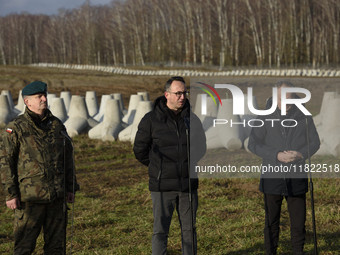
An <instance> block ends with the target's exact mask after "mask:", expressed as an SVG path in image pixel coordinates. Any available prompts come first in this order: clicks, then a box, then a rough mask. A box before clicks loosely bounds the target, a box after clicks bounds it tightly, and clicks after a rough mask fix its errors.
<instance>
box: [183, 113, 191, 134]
mask: <svg viewBox="0 0 340 255" xmlns="http://www.w3.org/2000/svg"><path fill="white" fill-rule="evenodd" d="M183 119H184V124H185V128H186V129H187V130H190V121H189V118H188V116H186V115H185V116H184V117H183Z"/></svg>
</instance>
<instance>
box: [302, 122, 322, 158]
mask: <svg viewBox="0 0 340 255" xmlns="http://www.w3.org/2000/svg"><path fill="white" fill-rule="evenodd" d="M307 125H308V136H309V152H310V156H313V155H314V154H315V153H316V152H317V151H318V149H319V148H320V138H319V135H318V132H317V131H316V127H315V125H314V121H313V118H312V117H311V116H308V117H306V127H307ZM299 151H300V153H301V154H302V156H303V158H304V159H308V145H307V144H306V145H305V146H304V147H303V148H301V149H300V150H299Z"/></svg>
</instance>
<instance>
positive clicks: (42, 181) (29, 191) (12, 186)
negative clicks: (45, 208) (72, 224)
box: [0, 107, 76, 203]
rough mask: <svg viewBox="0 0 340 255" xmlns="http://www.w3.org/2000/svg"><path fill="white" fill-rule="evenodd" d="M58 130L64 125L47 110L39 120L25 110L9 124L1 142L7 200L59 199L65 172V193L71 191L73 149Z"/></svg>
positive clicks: (1, 161)
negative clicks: (17, 198)
mask: <svg viewBox="0 0 340 255" xmlns="http://www.w3.org/2000/svg"><path fill="white" fill-rule="evenodd" d="M61 130H65V127H64V125H63V123H62V122H61V121H60V120H59V119H58V118H56V117H55V116H53V115H52V113H51V112H50V111H49V110H47V113H46V116H45V117H44V118H43V119H42V120H41V119H40V118H39V116H38V115H37V114H35V113H33V112H32V111H30V110H29V109H28V108H27V107H26V110H25V113H24V114H22V115H20V116H18V117H17V118H15V119H14V120H13V121H11V122H10V123H8V125H7V126H6V127H5V131H4V132H3V133H2V135H1V138H2V142H1V143H0V171H1V182H2V184H3V185H4V188H5V194H6V200H7V201H8V200H11V199H13V198H16V197H19V198H20V200H21V201H23V202H28V201H32V202H36V203H45V202H50V201H52V200H54V199H56V198H58V197H62V196H63V192H64V191H63V186H64V169H65V170H66V188H67V191H68V192H72V191H73V172H74V171H73V169H74V162H73V147H72V144H71V141H70V140H69V139H65V138H64V136H63V135H62V134H61ZM64 144H65V150H64ZM64 151H65V152H66V153H65V154H64ZM64 159H65V164H64ZM75 183H76V182H75Z"/></svg>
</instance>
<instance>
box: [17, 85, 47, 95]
mask: <svg viewBox="0 0 340 255" xmlns="http://www.w3.org/2000/svg"><path fill="white" fill-rule="evenodd" d="M38 93H47V84H46V83H44V82H42V81H34V82H31V83H30V84H28V85H26V87H25V88H23V89H22V91H21V94H22V95H23V96H30V95H35V94H38Z"/></svg>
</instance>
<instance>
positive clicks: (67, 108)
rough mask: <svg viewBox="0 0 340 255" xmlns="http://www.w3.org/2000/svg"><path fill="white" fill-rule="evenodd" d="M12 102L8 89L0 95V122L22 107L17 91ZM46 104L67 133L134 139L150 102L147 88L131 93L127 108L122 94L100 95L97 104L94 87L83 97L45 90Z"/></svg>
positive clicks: (17, 112) (12, 116)
mask: <svg viewBox="0 0 340 255" xmlns="http://www.w3.org/2000/svg"><path fill="white" fill-rule="evenodd" d="M18 98H19V100H18V104H17V105H14V103H13V100H12V95H11V93H10V91H9V90H3V91H2V92H1V95H0V123H2V124H7V123H8V122H9V121H11V120H12V119H14V118H15V117H16V116H18V115H19V114H22V113H23V112H24V110H25V105H24V103H23V99H22V97H21V91H20V93H19V97H18ZM47 100H48V107H49V109H50V110H51V112H52V113H53V114H54V115H55V116H56V117H58V118H59V119H60V120H61V121H62V122H64V125H65V127H66V130H67V133H68V134H69V136H71V137H74V136H76V135H78V134H82V133H88V135H89V137H90V138H91V139H102V140H105V141H106V140H109V141H115V140H121V141H130V142H133V141H134V138H135V134H136V132H137V126H138V124H139V122H140V120H141V119H142V117H143V116H144V115H145V114H146V113H147V112H149V111H150V110H151V106H152V103H151V101H150V100H149V94H148V93H147V92H138V94H136V95H131V96H130V102H129V107H128V109H125V108H124V103H123V100H122V95H121V94H120V93H114V94H111V95H103V96H102V97H101V103H100V107H99V105H98V101H97V95H96V92H95V91H87V92H86V95H85V98H84V97H82V96H78V95H73V96H72V95H71V93H70V92H69V91H62V92H61V93H60V97H57V96H56V95H55V94H48V95H47Z"/></svg>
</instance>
